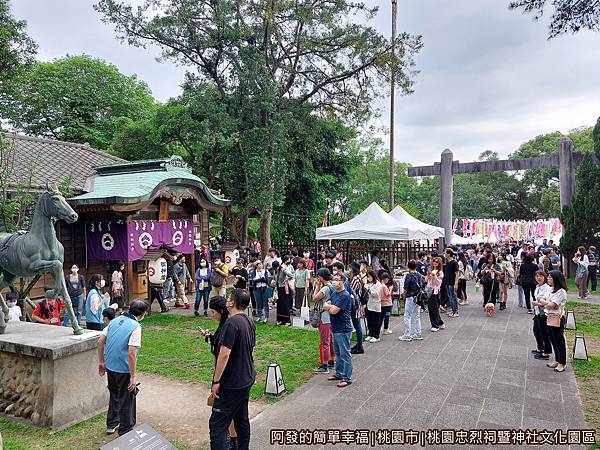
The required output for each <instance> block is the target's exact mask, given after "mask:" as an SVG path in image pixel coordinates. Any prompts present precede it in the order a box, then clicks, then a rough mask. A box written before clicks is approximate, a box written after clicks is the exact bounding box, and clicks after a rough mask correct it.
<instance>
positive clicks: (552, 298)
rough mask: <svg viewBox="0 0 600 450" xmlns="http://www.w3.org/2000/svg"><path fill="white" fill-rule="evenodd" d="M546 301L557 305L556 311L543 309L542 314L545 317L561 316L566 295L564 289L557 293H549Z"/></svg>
mask: <svg viewBox="0 0 600 450" xmlns="http://www.w3.org/2000/svg"><path fill="white" fill-rule="evenodd" d="M548 301H549V302H552V303H556V304H557V305H558V308H557V309H548V308H544V312H545V313H546V314H547V315H559V316H562V314H563V311H564V308H565V303H566V302H567V293H566V292H565V290H564V289H559V290H558V291H557V292H551V293H550V295H549V296H548Z"/></svg>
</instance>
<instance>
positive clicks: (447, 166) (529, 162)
mask: <svg viewBox="0 0 600 450" xmlns="http://www.w3.org/2000/svg"><path fill="white" fill-rule="evenodd" d="M583 156H584V155H583V153H581V152H575V151H573V141H571V139H569V138H567V137H563V138H562V139H561V141H560V143H559V146H558V152H557V153H555V154H553V155H548V156H539V157H536V158H523V159H505V160H499V161H479V162H470V163H461V162H459V161H454V160H453V155H452V151H451V150H450V149H446V150H444V151H443V152H442V158H441V161H440V162H439V163H435V164H434V165H433V166H418V167H409V169H408V176H409V177H426V176H434V175H437V176H439V177H440V223H439V226H440V227H442V228H444V231H445V238H444V242H443V243H440V245H441V246H442V247H443V246H445V245H447V244H448V243H450V242H452V194H453V185H454V184H453V178H452V177H453V175H454V174H457V173H481V172H500V171H507V172H508V171H517V170H529V169H549V168H552V169H555V168H558V172H559V178H560V205H561V209H562V208H563V207H565V206H570V205H571V201H572V199H573V196H574V195H575V169H576V168H577V166H579V165H580V164H581V162H582V161H583ZM593 158H594V162H595V163H596V164H598V163H599V162H598V158H597V157H596V156H594V157H593Z"/></svg>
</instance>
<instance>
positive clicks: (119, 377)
mask: <svg viewBox="0 0 600 450" xmlns="http://www.w3.org/2000/svg"><path fill="white" fill-rule="evenodd" d="M146 309H147V305H146V302H143V301H141V300H136V301H134V302H133V303H132V304H131V305H130V306H129V312H127V313H125V314H122V315H120V316H119V317H117V318H115V319H113V320H112V321H111V322H110V324H109V325H108V327H106V328H104V330H103V331H102V335H101V336H100V339H99V340H98V361H99V365H98V374H99V375H100V376H101V377H103V376H104V374H105V373H106V374H107V375H108V391H109V393H110V402H109V404H108V415H107V417H106V432H107V433H108V434H114V433H115V431H117V429H118V433H119V436H122V435H124V434H125V433H128V432H129V431H131V430H132V429H133V427H134V426H135V396H136V394H137V392H136V390H137V389H136V384H135V370H136V363H137V355H138V350H139V348H140V346H141V345H142V328H141V326H140V324H139V321H140V320H142V319H143V318H144V316H145V315H146Z"/></svg>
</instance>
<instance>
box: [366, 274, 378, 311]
mask: <svg viewBox="0 0 600 450" xmlns="http://www.w3.org/2000/svg"><path fill="white" fill-rule="evenodd" d="M367 309H368V310H369V311H373V312H381V283H380V282H379V281H378V282H377V283H373V284H372V285H371V287H370V288H369V300H368V301H367Z"/></svg>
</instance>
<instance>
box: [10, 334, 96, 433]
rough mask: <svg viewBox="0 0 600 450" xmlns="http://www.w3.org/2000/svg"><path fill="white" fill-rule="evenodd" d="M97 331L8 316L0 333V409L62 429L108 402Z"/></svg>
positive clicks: (36, 422)
mask: <svg viewBox="0 0 600 450" xmlns="http://www.w3.org/2000/svg"><path fill="white" fill-rule="evenodd" d="M99 335H100V333H99V332H97V331H85V332H84V334H83V335H81V336H74V335H73V330H72V329H71V328H70V327H57V326H51V325H41V324H33V323H27V322H16V323H14V322H11V323H9V324H8V326H7V328H6V333H5V334H3V335H0V413H5V414H7V415H13V416H15V417H18V418H21V419H27V420H29V421H31V422H32V423H33V424H34V425H40V426H44V427H47V428H51V429H52V430H61V429H64V428H66V427H68V426H70V425H73V424H75V423H79V422H82V421H83V420H86V419H88V418H90V417H92V416H94V415H96V414H98V413H100V412H102V411H105V410H106V408H107V407H108V389H107V387H106V378H101V377H100V376H98V355H97V350H96V344H97V341H98V336H99Z"/></svg>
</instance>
